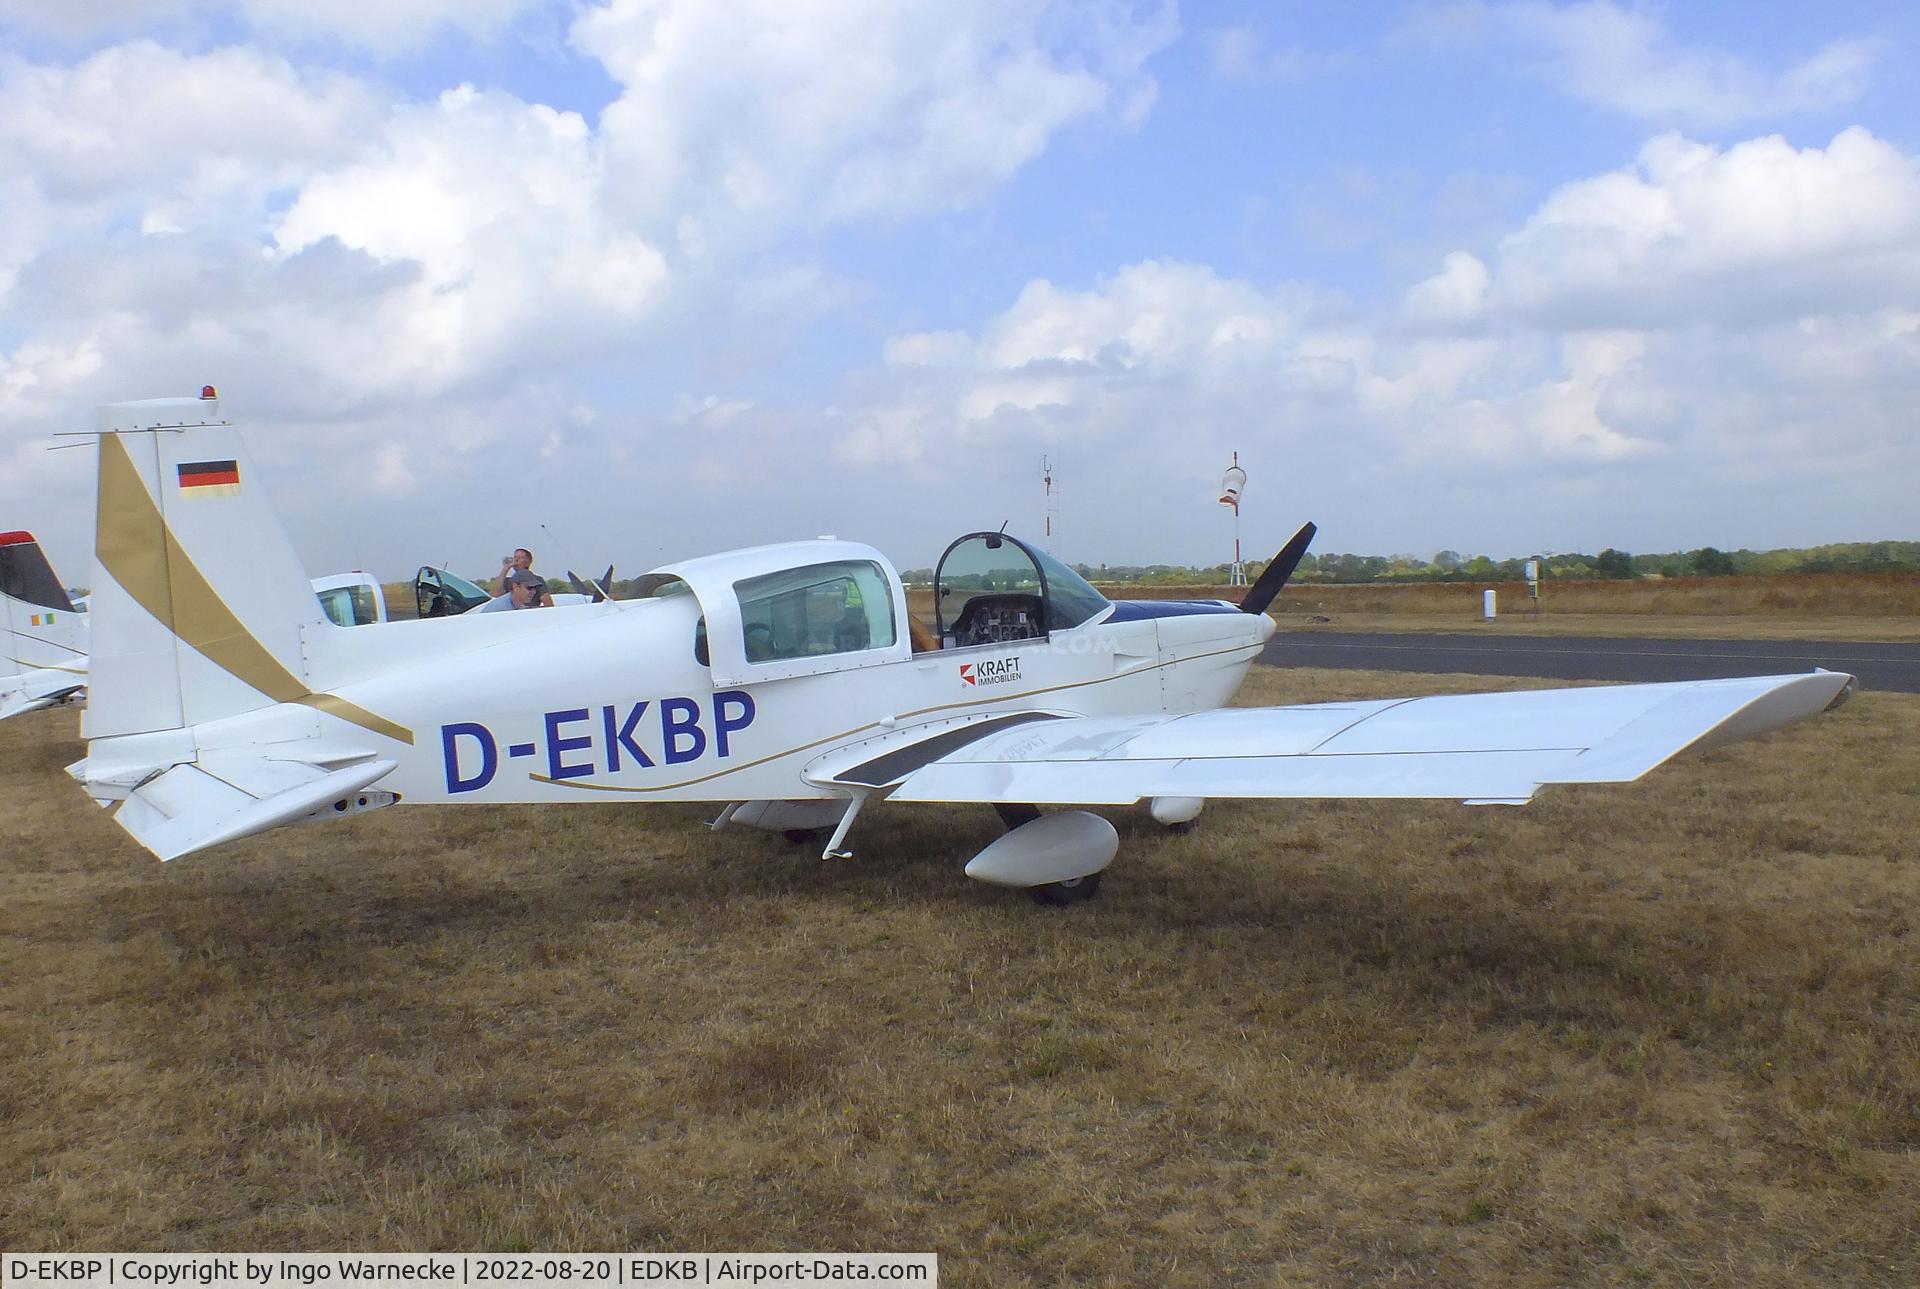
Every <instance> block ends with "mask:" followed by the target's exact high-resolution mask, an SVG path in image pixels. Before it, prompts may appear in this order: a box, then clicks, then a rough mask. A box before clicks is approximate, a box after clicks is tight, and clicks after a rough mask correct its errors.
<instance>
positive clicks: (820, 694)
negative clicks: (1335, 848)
mask: <svg viewBox="0 0 1920 1289" xmlns="http://www.w3.org/2000/svg"><path fill="white" fill-rule="evenodd" d="M99 448H100V479H99V512H98V513H99V531H98V535H97V551H96V564H95V569H94V577H93V586H94V596H93V603H94V627H93V633H94V654H93V662H92V704H91V706H90V708H89V710H88V712H87V717H86V722H85V730H84V732H85V734H86V737H87V740H88V743H87V756H86V759H84V760H82V761H80V762H78V763H77V764H75V765H73V766H72V767H70V773H71V774H72V775H73V776H74V777H75V778H76V779H78V780H79V781H80V782H81V783H83V784H84V785H85V786H86V789H87V791H88V793H90V794H91V795H92V796H93V797H94V799H95V800H96V801H98V802H99V803H100V804H101V805H103V806H105V807H107V808H108V809H109V810H111V811H112V814H113V818H114V820H115V821H116V822H117V823H118V824H119V825H120V826H121V827H122V828H124V829H126V831H127V832H128V833H130V834H131V835H132V836H133V837H134V838H135V839H136V840H138V841H139V842H140V843H141V844H142V845H143V846H145V847H147V848H148V849H149V850H150V851H152V852H153V853H154V854H155V855H157V856H159V857H160V858H162V859H172V858H174V857H177V856H180V855H185V854H189V853H191V852H193V851H198V850H202V849H205V848H207V847H210V846H215V845H218V844H220V843H222V842H226V841H231V840H233V839H235V838H239V837H245V836H248V835H250V834H254V833H258V832H261V831H263V830H265V829H268V828H272V827H275V826H278V825H281V824H290V823H296V822H302V821H310V820H318V819H331V818H339V817H343V816H347V815H354V814H359V813H362V812H364V811H368V810H373V809H377V808H381V807H385V806H389V805H393V804H396V803H406V804H411V805H422V804H430V803H431V804H453V803H461V802H474V803H481V802H489V803H493V802H589V801H598V802H650V801H709V802H717V803H723V804H724V806H725V808H724V809H723V810H722V811H721V813H720V817H719V818H718V819H717V820H716V821H715V826H716V827H719V826H722V825H724V824H730V823H732V824H748V825H753V826H758V827H764V828H776V829H796V828H823V827H825V826H831V827H832V829H833V834H832V838H831V840H829V841H828V842H827V844H826V849H825V854H826V855H828V856H844V855H846V854H847V851H846V850H845V849H844V848H843V847H844V843H845V841H846V837H847V833H848V829H849V827H850V826H851V825H852V824H853V822H854V820H855V818H856V816H858V814H859V813H860V811H861V808H862V807H863V806H864V805H865V804H867V803H868V802H872V801H878V800H888V801H892V802H921V801H946V802H980V803H987V804H992V805H994V806H996V807H999V808H1000V809H1001V811H1002V813H1003V816H1004V817H1006V818H1007V821H1008V823H1009V826H1010V831H1009V832H1007V833H1006V834H1005V835H1004V836H1002V837H1000V838H999V839H997V840H996V841H994V842H993V843H992V844H991V845H989V846H987V847H986V848H985V849H984V850H982V851H981V852H980V853H979V854H978V855H976V856H974V857H973V858H972V860H971V861H970V862H969V863H968V864H967V866H966V872H967V875H968V876H970V877H975V878H979V879H981V880H983V881H987V882H993V883H998V884H1002V885H1007V886H1015V887H1027V888H1031V889H1032V890H1033V892H1034V894H1035V895H1036V897H1037V898H1039V899H1041V900H1043V901H1045V902H1051V903H1070V902H1073V901H1076V900H1079V899H1082V898H1085V897H1086V896H1088V895H1090V894H1091V893H1092V891H1093V890H1094V889H1095V888H1096V886H1097V885H1098V881H1099V877H1100V874H1101V872H1102V870H1104V869H1105V868H1106V867H1107V865H1108V864H1109V862H1110V861H1111V860H1112V859H1113V857H1114V854H1115V852H1116V850H1117V848H1118V836H1117V834H1116V832H1115V830H1114V828H1113V826H1112V824H1110V823H1108V822H1107V821H1106V820H1105V819H1103V818H1101V817H1100V816H1099V815H1097V814H1094V813H1091V812H1090V811H1087V810H1085V809H1079V808H1075V809H1069V810H1064V811H1058V812H1054V813H1048V814H1044V815H1042V814H1040V813H1039V811H1038V809H1037V807H1039V806H1042V805H1057V806H1069V807H1085V806H1090V805H1109V806H1121V805H1132V804H1136V803H1139V802H1141V801H1146V802H1148V803H1149V804H1150V806H1151V809H1152V812H1153V815H1154V817H1155V818H1156V819H1158V820H1160V821H1161V822H1162V823H1167V824H1179V823H1182V822H1185V821H1190V820H1191V819H1192V818H1193V817H1194V816H1195V815H1196V814H1197V813H1198V812H1199V810H1200V808H1201V805H1202V803H1203V802H1204V801H1205V800H1206V799H1208V798H1213V797H1253V798H1313V797H1350V798H1383V797H1400V798H1407V797H1431V798H1451V799H1455V800H1463V801H1467V802H1473V803H1488V804H1491V803H1508V804H1520V803H1523V802H1525V801H1527V800H1528V799H1529V798H1531V797H1532V796H1533V795H1534V793H1535V792H1537V791H1538V790H1539V789H1540V788H1541V787H1543V786H1545V785H1547V784H1561V783H1596V782H1619V781H1624V780H1631V779H1636V778H1638V777H1640V776H1641V775H1643V774H1645V773H1646V772H1647V771H1649V770H1651V769H1653V768H1654V767H1655V766H1658V765H1660V764H1661V763H1662V762H1664V761H1666V760H1667V759H1668V758H1670V757H1672V756H1674V755H1675V754H1677V753H1680V752H1683V751H1698V750H1701V749H1703V748H1709V747H1714V746H1718V745H1719V744H1722V743H1725V742H1727V741H1729V740H1732V739H1737V738H1744V737H1748V736H1751V735H1756V734H1760V733H1763V732H1765V731H1768V730H1772V729H1775V728H1778V727H1779V726H1782V725H1785V724H1787V723H1789V722H1791V721H1794V720H1797V719H1799V718H1801V717H1804V716H1809V715H1812V714H1814V713H1816V712H1819V711H1822V710H1824V709H1826V708H1828V707H1831V706H1833V705H1835V704H1836V703H1837V702H1838V701H1839V700H1841V699H1842V698H1844V697H1845V696H1846V695H1847V693H1848V692H1849V691H1850V689H1851V687H1852V683H1853V678H1852V677H1850V676H1847V675H1843V674H1838V673H1833V672H1825V671H1816V672H1813V673H1810V674H1807V675H1796V676H1770V677H1759V678H1750V679H1737V680H1714V681H1701V682H1693V683H1683V684H1658V685H1617V686H1610V687H1600V688H1582V689H1572V690H1536V691H1531V692H1525V693H1497V694H1478V695H1467V696H1447V697H1429V698H1416V699H1409V700H1402V701H1390V702H1343V703H1324V704H1311V705H1305V706H1296V707H1277V708H1223V707H1222V706H1221V705H1222V704H1224V703H1225V702H1227V700H1228V699H1229V698H1231V696H1232V695H1233V692H1234V690H1235V689H1236V688H1237V687H1238V685H1239V683H1240V681H1241V678H1242V677H1243V676H1244V675H1245V674H1246V671H1247V667H1248V665H1249V664H1250V663H1251V662H1252V661H1253V659H1254V657H1255V655H1256V654H1258V653H1259V652H1260V650H1261V647H1262V646H1263V645H1264V644H1265V643H1266V642H1267V640H1268V639H1269V638H1270V637H1271V636H1272V635H1273V633H1274V629H1275V627H1274V623H1273V621H1272V620H1271V619H1270V618H1269V617H1267V615H1266V614H1265V612H1264V609H1265V607H1266V605H1267V604H1268V603H1270V602H1271V600H1272V597H1273V595H1274V594H1275V593H1276V592H1277V591H1278V589H1279V587H1280V584H1281V583H1282V582H1283V581H1284V580H1285V578H1286V576H1287V574H1288V572H1289V571H1290V569H1291V566H1292V564H1294V563H1297V561H1298V559H1299V556H1300V554H1301V553H1302V552H1304V550H1305V546H1306V542H1307V540H1308V539H1309V538H1310V537H1311V535H1312V526H1311V525H1308V526H1307V527H1306V528H1305V529H1302V531H1301V533H1300V534H1299V536H1298V537H1296V539H1295V540H1294V542H1293V543H1291V544H1290V546H1289V548H1288V549H1287V550H1284V551H1282V552H1281V554H1280V555H1279V556H1278V557H1277V558H1276V560H1275V562H1274V564H1273V565H1272V566H1271V567H1270V568H1269V570H1268V572H1267V573H1266V574H1265V575H1263V576H1262V578H1261V579H1260V581H1259V583H1257V584H1256V585H1255V587H1254V588H1253V589H1252V591H1251V592H1250V594H1249V597H1248V608H1249V610H1251V611H1247V612H1243V611H1241V610H1240V609H1239V608H1237V607H1236V606H1233V605H1231V604H1227V603H1224V602H1200V603H1195V602H1188V603H1164V602H1162V603H1155V602H1146V601H1134V602H1127V603H1112V602H1110V601H1108V600H1107V599H1106V598H1105V597H1104V596H1102V595H1101V594H1100V593H1099V592H1097V591H1095V590H1094V589H1093V588H1092V587H1091V586H1089V585H1088V584H1087V583H1086V582H1084V581H1082V580H1081V579H1080V578H1079V577H1077V576H1075V575H1074V574H1073V573H1072V572H1071V571H1070V570H1068V569H1067V568H1065V567H1064V566H1063V565H1061V564H1059V563H1058V562H1056V561H1055V560H1053V559H1051V558H1050V557H1048V556H1047V555H1045V554H1042V553H1041V552H1039V551H1037V550H1034V549H1033V548H1032V547H1030V546H1028V545H1026V544H1025V543H1023V542H1021V541H1019V540H1018V539H1016V538H1013V537H1010V536H1006V535H1004V534H1001V533H986V532H981V533H972V534H969V535H967V536H964V537H962V538H960V539H959V540H958V541H955V542H954V543H953V544H952V545H950V546H949V547H948V548H947V550H946V553H945V554H944V555H943V556H942V558H941V560H940V563H939V566H938V569H937V571H936V573H935V585H936V597H935V598H936V607H935V615H936V627H935V632H934V633H932V634H928V633H927V632H925V630H924V629H923V628H918V626H917V624H916V623H915V622H914V620H913V619H912V618H911V617H910V616H909V614H908V611H907V599H906V592H905V589H904V588H903V587H902V585H901V581H900V578H899V576H898V574H897V573H896V572H895V570H894V568H893V566H892V565H891V564H890V563H888V561H887V560H886V558H885V557H884V556H883V555H881V554H880V553H879V552H878V551H876V550H874V549H873V548H871V547H868V546H864V545H860V544H858V543H855V542H850V541H839V540H835V539H832V538H822V539H820V540H817V541H805V542H791V543H786V544H783V545H776V546H761V547H756V548H754V549H751V550H738V551H729V552H727V553H724V554H719V555H709V556H705V557H702V558H697V559H688V560H683V561H680V562H677V563H673V564H669V565H667V566H665V567H664V568H661V569H658V570H656V571H654V572H653V573H652V574H650V575H648V577H647V578H645V579H643V583H642V585H643V596H644V598H642V599H639V600H625V601H608V602H604V603H599V604H584V605H575V606H571V607H567V608H556V609H546V610H542V611H540V612H526V613H494V614H486V615H475V616H470V617H467V618H465V619H463V620H462V622H461V623H460V625H459V626H453V625H451V623H449V622H447V621H444V620H438V619H429V620H423V621H401V622H388V623H385V624H382V625H376V626H367V627H359V628H356V629H354V630H351V631H343V630H337V629H334V628H332V627H331V626H329V625H327V624H324V623H321V622H319V621H317V617H316V614H315V613H314V611H313V605H314V601H313V597H312V595H311V594H309V593H307V592H305V591H304V589H303V582H304V578H303V577H302V576H301V575H300V572H301V570H300V565H299V561H298V559H297V558H296V556H295V554H294V551H293V549H292V546H291V544H290V542H289V541H288V539H287V537H286V534H285V532H284V530H283V529H282V528H281V526H280V523H279V521H278V519H277V518H276V517H275V514H274V512H273V510H272V508H271V506H270V505H269V503H268V500H267V497H266V495H265V491H264V489H263V488H262V487H261V480H260V479H259V477H258V476H257V474H256V473H255V471H254V467H253V464H252V462H251V460H250V459H249V457H248V453H247V449H246V446H245V444H244V443H243V442H242V439H241V436H240V435H239V433H238V432H237V431H236V430H235V429H234V428H233V426H232V425H231V424H229V423H228V422H226V421H223V420H221V419H220V417H219V408H218V404H217V402H216V401H215V400H213V399H211V398H207V399H199V400H196V399H163V400H155V401H152V402H146V403H129V404H119V405H114V406H109V407H106V408H103V409H102V411H101V415H100V434H99ZM209 478H218V479H222V480H228V481H230V482H231V484H232V486H231V487H230V488H229V487H221V488H217V489H213V490H211V491H203V485H202V484H201V483H199V482H198V481H199V480H202V479H209Z"/></svg>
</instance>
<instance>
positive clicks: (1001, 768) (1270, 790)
mask: <svg viewBox="0 0 1920 1289" xmlns="http://www.w3.org/2000/svg"><path fill="white" fill-rule="evenodd" d="M1852 687H1853V677H1851V676H1848V675H1844V674H1842V673H1839V672H1828V671H1816V672H1813V673H1812V674H1810V675H1804V676H1756V677H1752V678H1743V679H1737V680H1702V681H1684V682H1680V683H1676V684H1662V685H1604V686H1595V687H1592V688H1583V689H1542V690H1527V691H1520V692H1514V693H1499V694H1455V695H1443V696H1439V697H1432V698H1415V699H1400V700H1393V699H1389V700H1383V701H1378V702H1358V703H1319V704H1310V705H1305V706H1299V707H1251V708H1223V709H1220V710H1217V711H1208V712H1196V713H1194V714H1192V715H1188V716H1169V717H1063V718H1061V719H1057V720H1051V721H1042V722H1038V723H1026V724H1021V725H1020V726H1019V727H1018V728H1011V729H1006V730H1003V731H993V732H990V733H986V734H984V735H983V736H981V737H978V738H975V739H972V740H970V741H968V742H966V743H965V744H964V745H963V746H960V747H957V748H954V749H953V750H951V751H948V752H946V753H945V754H944V755H942V756H940V757H938V759H932V760H928V761H923V762H922V763H920V764H918V765H917V766H915V765H912V764H911V763H907V764H903V765H902V766H901V769H902V770H903V771H904V772H902V773H900V774H899V775H898V777H897V778H895V779H893V781H892V782H891V783H890V784H879V785H875V786H880V787H887V786H891V787H892V788H893V792H892V799H893V800H895V801H988V802H994V801H1020V802H1030V803H1033V804H1036V805H1128V804H1132V803H1134V802H1137V801H1140V800H1142V799H1143V798H1148V797H1202V798H1204V797H1265V798H1288V797H1294V798H1308V797H1322V798H1339V797H1348V798H1373V797H1431V798H1451V799H1454V800H1460V801H1475V802H1491V801H1498V802H1503V803H1519V802H1523V801H1525V800H1527V799H1529V798H1531V797H1532V796H1533V795H1534V793H1535V792H1536V791H1537V790H1538V789H1539V788H1541V787H1543V786H1546V785H1548V784H1554V783H1621V782H1626V781H1629V780H1632V779H1637V778H1639V777H1640V776H1641V775H1643V774H1645V773H1646V772H1647V771H1649V770H1651V769H1653V768H1654V767H1655V766H1658V765H1660V764H1661V763H1663V762H1665V761H1667V760H1668V759H1670V758H1671V757H1673V756H1675V755H1678V754H1679V753H1681V752H1686V751H1704V750H1706V749H1708V748H1712V747H1718V746H1720V745H1721V744H1723V743H1728V742H1732V741H1733V740H1735V739H1742V738H1751V737H1753V736H1755V735H1758V734H1764V733H1766V732H1767V731H1769V730H1774V729H1778V728H1780V727H1781V726H1783V725H1787V724H1790V723H1792V722H1793V721H1796V720H1799V719H1801V718H1803V717H1806V716H1812V715H1814V714H1816V713H1818V712H1821V711H1824V710H1826V709H1827V708H1829V707H1832V706H1834V705H1836V704H1837V703H1838V702H1839V701H1841V700H1842V699H1843V698H1845V697H1846V695H1847V694H1848V693H1849V692H1851V690H1852Z"/></svg>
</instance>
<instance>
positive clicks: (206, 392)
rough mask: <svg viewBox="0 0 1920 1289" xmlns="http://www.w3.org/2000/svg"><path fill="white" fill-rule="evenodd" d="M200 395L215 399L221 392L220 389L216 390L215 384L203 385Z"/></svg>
mask: <svg viewBox="0 0 1920 1289" xmlns="http://www.w3.org/2000/svg"><path fill="white" fill-rule="evenodd" d="M200 397H201V398H204V399H213V398H218V397H220V394H219V391H217V390H215V389H214V387H213V386H211V385H202V386H201V387H200Z"/></svg>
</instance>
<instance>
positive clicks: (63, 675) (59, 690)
mask: <svg viewBox="0 0 1920 1289" xmlns="http://www.w3.org/2000/svg"><path fill="white" fill-rule="evenodd" d="M0 625H4V626H5V628H6V632H7V653H6V666H7V668H8V670H7V671H6V672H5V673H4V674H0V720H4V719H5V718H6V717H9V716H18V715H20V714H21V713H22V712H35V711H39V710H40V709H41V708H43V707H52V706H54V705H55V704H57V703H66V702H73V701H76V700H77V699H78V698H81V697H84V696H85V694H86V689H87V615H86V614H84V613H81V612H79V611H78V610H76V609H75V608H74V604H73V601H72V600H71V599H69V598H68V596H67V591H66V588H65V587H63V586H61V585H60V579H59V578H57V577H55V576H54V573H53V566H52V565H51V564H49V563H47V557H46V556H45V555H44V554H42V553H41V550H40V543H38V542H36V541H35V540H33V534H32V533H27V532H13V533H0Z"/></svg>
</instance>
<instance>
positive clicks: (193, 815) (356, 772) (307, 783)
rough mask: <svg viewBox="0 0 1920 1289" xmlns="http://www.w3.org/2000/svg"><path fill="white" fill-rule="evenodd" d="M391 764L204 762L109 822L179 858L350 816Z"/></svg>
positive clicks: (123, 806) (157, 779) (146, 788)
mask: <svg viewBox="0 0 1920 1289" xmlns="http://www.w3.org/2000/svg"><path fill="white" fill-rule="evenodd" d="M395 764H396V763H395V762H393V761H391V760H380V761H362V762H358V763H356V764H354V765H350V766H347V767H345V768H344V769H338V770H327V769H323V768H321V767H320V766H317V765H310V764H308V763H306V762H304V761H271V760H266V759H264V758H259V757H252V758H243V757H233V758H223V759H215V758H212V757H209V758H206V759H204V760H201V761H194V762H188V763H186V764H182V765H176V766H174V767H173V768H172V769H169V770H167V771H165V772H164V773H162V774H158V775H155V776H154V777H153V778H151V779H148V780H147V781H146V782H145V783H143V784H141V785H140V786H139V787H138V788H136V789H134V791H133V792H132V794H130V795H129V796H128V797H127V798H126V800H125V801H123V802H121V803H120V804H119V807H118V809H116V810H115V811H114V815H113V817H114V820H115V821H116V822H118V823H119V825H120V826H121V827H122V828H125V829H126V830H127V831H128V832H129V833H131V834H132V835H133V839H134V840H135V841H137V842H139V843H140V844H141V845H142V846H145V847H146V848H147V849H148V850H150V851H152V852H153V853H154V854H155V855H157V856H159V857H160V858H161V859H178V858H179V857H180V856H182V855H186V854H190V853H192V852H193V851H196V850H204V849H206V848H207V847H208V846H217V845H219V844H220V843H221V842H226V841H234V840H236V839H238V838H241V837H250V836H252V835H253V834H254V833H257V832H264V831H266V830H267V829H269V828H275V827H278V826H279V825H281V824H288V823H294V822H296V821H298V820H300V819H302V818H305V817H308V816H311V817H314V818H320V817H324V815H330V814H333V813H340V814H345V813H349V812H353V811H354V810H355V807H356V806H357V805H358V802H357V798H358V796H359V795H360V793H361V790H362V789H364V788H366V787H367V786H368V785H369V784H371V783H373V782H374V781H375V780H376V779H379V778H381V777H382V776H384V775H386V774H387V773H389V772H390V771H391V770H392V769H393V768H394V765H395ZM379 795H380V796H381V797H383V798H385V800H384V801H382V802H380V804H387V803H388V802H390V801H391V800H392V797H391V795H390V794H386V793H382V794H379ZM359 808H361V809H364V808H366V807H365V806H359Z"/></svg>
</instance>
